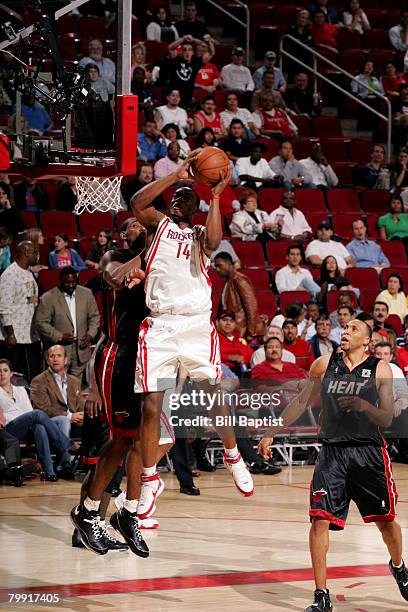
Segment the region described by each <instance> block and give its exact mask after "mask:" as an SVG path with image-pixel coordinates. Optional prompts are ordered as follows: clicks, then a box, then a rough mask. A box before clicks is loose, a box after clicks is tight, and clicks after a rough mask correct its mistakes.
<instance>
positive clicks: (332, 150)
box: [322, 140, 349, 163]
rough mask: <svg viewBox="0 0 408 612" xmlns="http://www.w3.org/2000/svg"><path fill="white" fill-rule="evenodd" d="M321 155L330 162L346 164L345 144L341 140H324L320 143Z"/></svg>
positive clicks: (347, 158) (347, 159)
mask: <svg viewBox="0 0 408 612" xmlns="http://www.w3.org/2000/svg"><path fill="white" fill-rule="evenodd" d="M322 149H323V154H324V155H325V157H327V159H328V160H330V163H332V162H348V161H349V157H348V152H347V146H346V143H345V142H344V141H342V140H324V141H323V142H322Z"/></svg>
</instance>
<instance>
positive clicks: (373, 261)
mask: <svg viewBox="0 0 408 612" xmlns="http://www.w3.org/2000/svg"><path fill="white" fill-rule="evenodd" d="M351 226H352V229H353V234H354V238H353V240H352V241H351V242H349V243H348V245H347V250H348V252H349V253H350V255H352V257H353V258H354V261H355V262H356V268H375V269H376V270H377V272H378V273H380V272H381V270H382V269H383V268H389V267H390V265H391V264H390V262H389V259H388V257H386V256H385V255H384V253H383V250H382V248H381V246H380V245H379V244H378V243H377V242H375V241H374V240H368V239H367V225H366V223H365V221H363V220H362V219H356V220H355V221H353V223H352V224H351Z"/></svg>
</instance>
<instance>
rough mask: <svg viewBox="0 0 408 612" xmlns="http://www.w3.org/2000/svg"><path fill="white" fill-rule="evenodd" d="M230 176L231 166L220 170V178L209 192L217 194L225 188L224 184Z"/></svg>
mask: <svg viewBox="0 0 408 612" xmlns="http://www.w3.org/2000/svg"><path fill="white" fill-rule="evenodd" d="M231 176H232V169H231V166H229V167H228V170H227V171H226V172H220V177H221V178H220V180H219V181H218V183H217V184H216V185H214V187H213V188H212V189H211V193H212V195H213V196H218V195H220V194H221V193H222V192H223V191H224V189H225V188H226V186H227V185H228V183H229V182H230V180H231Z"/></svg>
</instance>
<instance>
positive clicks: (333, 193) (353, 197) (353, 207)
mask: <svg viewBox="0 0 408 612" xmlns="http://www.w3.org/2000/svg"><path fill="white" fill-rule="evenodd" d="M327 203H328V205H329V208H330V210H331V211H332V212H333V213H348V212H355V213H357V214H359V213H360V204H359V201H358V195H357V193H356V192H355V191H352V190H351V189H330V190H329V191H328V192H327Z"/></svg>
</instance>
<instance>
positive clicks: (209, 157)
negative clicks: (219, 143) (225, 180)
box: [190, 147, 229, 186]
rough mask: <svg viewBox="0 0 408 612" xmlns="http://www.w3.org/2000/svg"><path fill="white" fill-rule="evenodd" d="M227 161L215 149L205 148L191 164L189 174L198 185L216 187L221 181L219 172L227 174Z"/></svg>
mask: <svg viewBox="0 0 408 612" xmlns="http://www.w3.org/2000/svg"><path fill="white" fill-rule="evenodd" d="M228 166H229V159H228V157H227V156H226V154H225V153H224V151H221V150H220V149H218V148H217V147H206V148H205V149H203V150H202V151H201V153H200V154H199V155H198V157H197V158H196V159H194V160H193V161H192V163H191V166H190V168H191V172H192V174H193V176H194V178H195V179H196V181H199V182H200V183H204V185H211V186H213V185H216V184H217V183H218V182H219V180H220V179H221V172H227V171H228Z"/></svg>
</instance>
